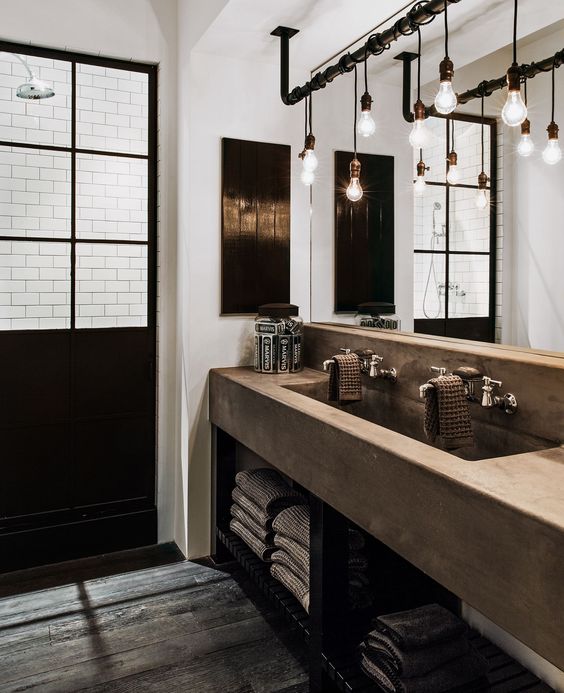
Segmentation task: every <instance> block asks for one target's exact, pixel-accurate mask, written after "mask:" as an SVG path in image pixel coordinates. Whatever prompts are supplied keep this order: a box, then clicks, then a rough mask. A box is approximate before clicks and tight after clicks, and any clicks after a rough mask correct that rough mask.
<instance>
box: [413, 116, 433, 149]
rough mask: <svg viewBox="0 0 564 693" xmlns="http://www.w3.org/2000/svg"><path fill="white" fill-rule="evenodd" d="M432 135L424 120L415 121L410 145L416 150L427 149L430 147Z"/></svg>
mask: <svg viewBox="0 0 564 693" xmlns="http://www.w3.org/2000/svg"><path fill="white" fill-rule="evenodd" d="M429 139H430V133H429V128H428V127H427V125H426V123H425V121H424V120H414V121H413V128H412V129H411V132H410V133H409V144H410V145H411V146H412V147H413V148H414V149H425V148H426V147H427V146H428V145H429Z"/></svg>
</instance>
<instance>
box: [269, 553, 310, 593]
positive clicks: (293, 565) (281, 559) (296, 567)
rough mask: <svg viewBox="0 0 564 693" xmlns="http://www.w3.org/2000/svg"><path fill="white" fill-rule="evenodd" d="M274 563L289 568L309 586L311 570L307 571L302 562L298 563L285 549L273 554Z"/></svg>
mask: <svg viewBox="0 0 564 693" xmlns="http://www.w3.org/2000/svg"><path fill="white" fill-rule="evenodd" d="M272 562H273V563H280V564H281V565H283V566H286V568H289V569H290V570H291V571H292V572H293V573H294V574H295V575H297V576H298V577H299V578H300V579H301V580H302V581H303V582H304V584H306V585H309V570H307V569H305V568H304V566H303V565H302V563H301V562H299V561H296V560H295V559H294V558H292V556H291V555H290V554H289V553H288V552H287V551H284V549H278V550H277V551H275V552H274V553H273V554H272Z"/></svg>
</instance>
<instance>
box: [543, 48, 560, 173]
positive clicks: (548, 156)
mask: <svg viewBox="0 0 564 693" xmlns="http://www.w3.org/2000/svg"><path fill="white" fill-rule="evenodd" d="M555 68H556V56H554V60H553V61H552V116H551V119H550V123H549V125H548V127H547V128H546V130H547V132H548V142H547V145H546V147H545V149H544V151H543V153H542V158H543V159H544V162H545V163H546V164H550V165H551V166H553V165H554V164H557V163H558V162H559V161H560V159H562V150H561V149H560V143H559V142H558V125H557V124H556V123H555V122H554V101H555V86H554V70H555Z"/></svg>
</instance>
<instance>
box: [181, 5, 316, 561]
mask: <svg viewBox="0 0 564 693" xmlns="http://www.w3.org/2000/svg"><path fill="white" fill-rule="evenodd" d="M192 9H193V6H192V3H190V2H188V1H186V0H181V1H180V3H179V18H178V31H179V35H178V36H179V40H178V46H179V72H178V79H179V86H181V87H182V88H181V89H179V104H178V106H179V109H178V126H179V150H178V152H179V172H178V185H179V207H178V229H179V247H178V276H179V295H180V296H182V303H179V315H178V325H179V333H178V352H179V353H178V355H179V364H180V365H179V381H180V385H181V395H180V396H181V412H182V416H181V423H180V426H181V428H180V441H181V450H182V453H181V467H180V471H181V476H180V478H179V479H178V480H177V485H178V487H179V488H181V489H182V494H183V498H182V503H183V507H182V519H180V515H178V516H177V519H178V520H179V521H180V522H181V526H179V527H177V532H176V536H177V537H180V536H181V532H182V530H183V529H184V528H186V527H187V535H186V537H185V540H184V542H182V543H181V544H180V547H181V548H182V549H183V550H187V551H188V555H189V556H191V557H195V556H202V555H205V554H207V553H208V552H209V546H210V531H211V525H210V503H211V497H210V488H211V475H210V459H211V450H210V425H209V422H208V416H207V412H208V391H207V380H208V371H209V369H210V368H213V367H219V366H236V365H240V364H250V363H251V362H252V354H251V350H252V341H251V335H252V328H253V320H252V318H241V317H220V315H219V313H220V308H221V303H220V287H221V274H220V272H221V263H220V257H221V138H222V137H234V138H238V139H249V140H255V141H265V142H275V143H281V144H290V145H292V168H293V169H294V171H297V170H298V164H299V160H298V159H297V154H298V152H299V151H300V150H301V148H302V146H303V133H302V127H303V123H302V113H303V112H302V110H301V109H300V108H290V107H288V106H284V105H283V104H282V102H281V101H280V98H279V66H278V65H277V64H265V63H261V64H258V63H256V62H249V61H240V60H234V59H230V58H226V57H215V56H214V55H212V54H210V53H199V52H198V51H197V48H196V50H195V51H193V52H191V51H190V50H189V48H188V46H186V45H185V42H184V39H183V37H184V36H185V35H186V34H187V33H188V32H189V30H190V26H191V21H192V19H191V18H192ZM198 9H199V5H197V6H196V10H198ZM272 40H273V41H275V40H276V39H274V38H273V39H272ZM210 76H211V79H210ZM303 77H304V75H291V81H293V80H294V78H295V81H296V82H297V81H299V80H300V79H303ZM291 224H292V225H291V300H292V302H294V303H296V304H297V305H298V306H299V307H300V312H301V314H302V316H303V317H304V318H308V317H309V297H308V287H309V264H308V263H309V206H308V193H307V191H306V189H305V188H304V187H303V186H302V185H301V184H300V183H299V181H298V183H296V176H293V182H292V189H291Z"/></svg>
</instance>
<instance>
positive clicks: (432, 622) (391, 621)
mask: <svg viewBox="0 0 564 693" xmlns="http://www.w3.org/2000/svg"><path fill="white" fill-rule="evenodd" d="M374 628H375V630H376V631H379V632H380V633H383V634H384V635H387V636H388V637H389V638H390V639H391V640H393V641H394V643H396V645H397V646H398V647H399V648H401V650H403V652H410V651H411V650H417V649H419V648H422V647H428V646H429V645H436V644H437V643H439V642H442V641H444V640H453V639H455V638H459V637H460V636H462V635H464V634H465V633H466V632H467V631H468V626H467V625H466V623H465V622H464V621H463V620H462V619H460V618H458V616H455V615H454V614H452V613H451V612H450V611H448V609H445V608H444V607H442V606H440V605H439V604H425V605H424V606H420V607H418V608H416V609H409V610H408V611H398V612H395V613H393V614H384V615H382V616H378V617H377V618H376V619H375V620H374Z"/></svg>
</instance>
